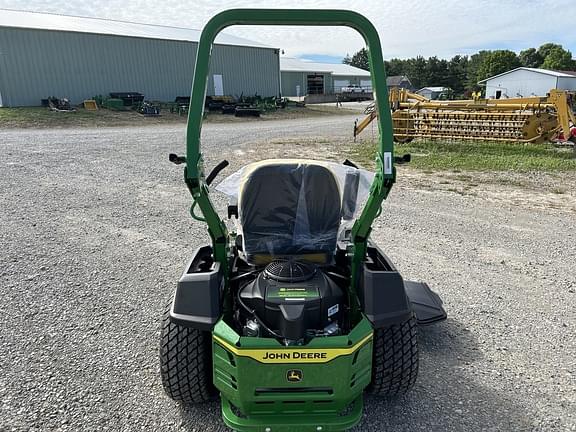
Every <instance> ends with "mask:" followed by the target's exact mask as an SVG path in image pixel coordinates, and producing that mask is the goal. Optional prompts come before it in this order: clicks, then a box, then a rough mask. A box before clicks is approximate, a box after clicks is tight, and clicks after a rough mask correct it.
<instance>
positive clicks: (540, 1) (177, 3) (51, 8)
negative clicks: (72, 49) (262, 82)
mask: <svg viewBox="0 0 576 432" xmlns="http://www.w3.org/2000/svg"><path fill="white" fill-rule="evenodd" d="M575 6H576V0H363V1H356V0H313V1H310V0H291V1H289V0H161V1H159V0H90V1H78V0H0V8H5V9H17V10H29V11H36V12H50V13H59V14H64V15H76V16H86V17H96V18H106V19H117V20H123V21H132V22H140V23H146V24H160V25H168V26H176V27H189V28H196V29H200V28H202V26H203V25H204V24H205V23H206V22H207V21H208V20H209V19H210V17H211V16H213V15H215V14H216V13H218V12H220V11H222V10H225V9H230V8H239V7H242V8H246V7H254V8H258V7H261V8H266V7H275V8H277V7H284V8H296V7H299V8H306V9H308V8H319V9H321V8H327V9H350V10H354V11H356V12H359V13H361V14H363V15H365V16H366V17H367V18H368V19H370V21H372V23H373V24H374V25H375V27H376V29H377V30H378V33H379V35H380V39H381V43H382V50H383V54H384V58H385V59H390V58H394V57H398V58H409V57H415V56H417V55H422V56H424V57H430V56H438V57H440V58H450V57H452V56H453V55H456V54H460V55H470V54H473V53H475V52H477V51H479V50H481V49H510V50H513V51H516V52H519V51H520V50H522V49H525V48H530V47H536V48H537V47H538V46H540V45H541V44H543V43H546V42H554V43H559V44H561V45H563V46H564V48H566V49H569V50H570V51H572V54H573V57H576V27H575V26H574V21H573V20H572V21H571V20H570V17H572V16H574V9H575ZM0 13H2V11H0ZM225 31H226V32H227V33H230V34H234V35H237V36H241V37H244V38H247V39H252V40H254V41H258V42H261V43H264V44H267V45H270V46H273V47H277V48H280V49H281V50H283V51H284V55H286V56H289V57H300V58H305V59H309V60H313V61H325V62H332V63H334V62H340V61H341V59H342V58H343V57H344V56H345V55H346V54H353V53H355V52H356V51H358V50H359V49H360V48H362V47H363V46H364V43H363V40H362V38H361V37H360V35H359V34H358V33H356V32H355V31H354V30H351V29H348V28H341V27H324V28H318V27H308V28H306V27H268V26H266V27H264V26H262V27H256V26H234V27H230V28H228V29H226V30H225Z"/></svg>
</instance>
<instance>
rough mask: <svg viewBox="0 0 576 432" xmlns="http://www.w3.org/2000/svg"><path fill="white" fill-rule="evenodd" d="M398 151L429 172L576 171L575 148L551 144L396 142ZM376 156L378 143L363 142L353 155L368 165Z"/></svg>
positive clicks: (417, 166)
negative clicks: (408, 155)
mask: <svg viewBox="0 0 576 432" xmlns="http://www.w3.org/2000/svg"><path fill="white" fill-rule="evenodd" d="M395 152H396V154H398V155H400V154H404V153H410V154H411V155H412V162H411V163H410V166H412V167H414V168H418V169H422V170H425V171H446V170H452V171H453V172H461V171H516V172H529V171H546V172H548V171H576V157H575V156H576V155H575V152H574V150H573V149H572V148H558V147H555V146H553V145H551V144H518V143H502V142H492V141H468V142H442V141H423V140H415V141H412V142H411V143H407V144H396V145H395ZM375 155H376V145H375V144H374V143H373V142H368V141H363V142H361V143H359V144H357V145H356V147H355V148H354V150H353V153H352V155H351V156H352V157H354V158H356V159H358V161H359V162H361V163H363V164H368V163H372V161H373V160H374V157H375Z"/></svg>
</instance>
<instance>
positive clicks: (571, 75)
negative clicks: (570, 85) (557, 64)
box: [478, 67, 576, 84]
mask: <svg viewBox="0 0 576 432" xmlns="http://www.w3.org/2000/svg"><path fill="white" fill-rule="evenodd" d="M518 70H525V71H529V72H535V73H541V74H545V75H551V76H555V77H560V78H575V77H576V72H560V71H553V70H548V69H537V68H528V67H518V68H516V69H512V70H509V71H507V72H503V73H501V74H498V75H494V76H491V77H489V78H486V79H483V80H482V81H478V84H480V83H483V82H486V81H488V80H491V79H494V78H498V77H501V76H502V75H507V74H509V73H512V72H516V71H518Z"/></svg>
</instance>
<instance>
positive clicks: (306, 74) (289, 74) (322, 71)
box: [280, 57, 372, 96]
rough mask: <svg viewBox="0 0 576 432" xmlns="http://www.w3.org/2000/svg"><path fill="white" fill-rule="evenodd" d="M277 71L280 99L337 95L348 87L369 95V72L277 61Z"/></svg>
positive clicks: (340, 65)
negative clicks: (352, 86)
mask: <svg viewBox="0 0 576 432" xmlns="http://www.w3.org/2000/svg"><path fill="white" fill-rule="evenodd" d="M280 71H281V74H282V96H304V95H310V94H334V93H341V91H342V88H343V87H348V86H350V85H355V86H361V87H362V88H364V89H365V90H366V91H369V92H370V91H372V81H371V78H370V72H369V71H365V70H363V69H359V68H357V67H354V66H349V65H346V64H338V63H336V64H332V63H318V62H310V61H305V60H300V59H296V58H290V57H281V58H280Z"/></svg>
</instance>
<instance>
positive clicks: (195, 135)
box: [184, 9, 396, 311]
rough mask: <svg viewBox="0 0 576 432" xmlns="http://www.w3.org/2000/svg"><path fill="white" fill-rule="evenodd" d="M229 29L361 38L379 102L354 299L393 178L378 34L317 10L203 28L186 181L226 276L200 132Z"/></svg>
mask: <svg viewBox="0 0 576 432" xmlns="http://www.w3.org/2000/svg"><path fill="white" fill-rule="evenodd" d="M232 25H299V26H347V27H351V28H353V29H355V30H357V31H358V32H359V33H360V34H361V35H362V36H363V37H364V40H365V42H366V46H367V48H368V59H369V62H370V70H371V71H372V74H371V75H372V89H373V91H374V92H375V94H376V99H377V100H378V101H380V102H381V103H379V104H377V107H378V127H379V129H380V141H379V148H378V154H377V160H376V175H375V178H374V182H373V184H372V188H371V190H370V196H369V198H368V200H367V202H366V205H365V206H364V209H363V211H362V213H361V215H360V217H359V218H358V219H357V220H356V221H355V223H354V226H353V228H352V243H353V246H354V250H353V253H354V256H353V259H352V283H351V295H353V294H355V292H356V286H357V283H358V278H359V274H360V271H361V268H362V267H361V266H362V262H363V260H364V257H365V255H366V248H367V240H368V236H369V234H370V231H371V225H372V222H373V220H374V218H375V217H377V216H378V213H379V211H380V206H381V205H382V201H384V200H385V199H386V197H387V196H388V193H389V192H390V189H391V188H392V185H393V183H394V180H395V177H396V171H395V168H394V155H393V134H392V118H391V115H390V110H389V107H388V103H387V101H388V88H387V86H386V73H385V71H384V61H383V58H382V48H381V46H380V38H379V37H378V32H377V31H376V29H375V28H374V26H373V25H372V23H371V22H370V21H368V19H366V18H365V17H364V16H362V15H360V14H358V13H356V12H352V11H346V10H315V9H231V10H227V11H224V12H221V13H219V14H218V15H216V16H214V17H213V18H212V19H211V20H210V21H208V23H207V24H206V26H205V27H204V29H203V30H202V34H201V36H200V41H199V43H198V51H197V54H196V65H195V68H194V79H193V82H192V94H191V98H190V107H189V110H188V126H187V133H186V145H187V150H186V168H185V170H184V177H185V182H186V184H187V186H188V189H189V190H190V193H191V194H192V197H193V199H194V202H195V204H197V205H198V207H200V210H201V211H202V214H203V215H204V219H205V221H206V223H207V224H208V231H209V233H210V237H211V238H212V243H213V250H214V259H215V260H216V261H218V262H220V263H221V266H222V268H223V271H224V275H225V277H227V275H228V268H227V267H228V263H227V261H228V243H227V242H228V232H227V229H226V225H225V223H224V221H223V220H222V219H221V218H220V217H219V216H218V214H217V213H216V210H215V209H214V206H213V205H212V202H211V201H210V198H209V196H208V186H207V185H206V183H205V181H204V169H203V160H202V154H201V152H200V134H201V130H202V118H203V111H204V100H205V95H206V86H207V83H208V73H209V67H210V55H211V52H212V44H213V42H214V39H215V38H216V35H217V34H218V33H219V32H220V31H222V30H223V29H224V28H226V27H229V26H232ZM226 285H227V281H226ZM351 306H352V309H353V310H356V311H357V306H358V305H356V304H352V303H351Z"/></svg>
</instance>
